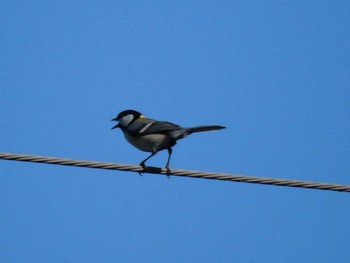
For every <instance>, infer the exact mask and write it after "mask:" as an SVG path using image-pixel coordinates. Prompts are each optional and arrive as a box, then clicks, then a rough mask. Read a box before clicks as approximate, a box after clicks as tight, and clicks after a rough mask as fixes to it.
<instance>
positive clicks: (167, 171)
mask: <svg viewBox="0 0 350 263" xmlns="http://www.w3.org/2000/svg"><path fill="white" fill-rule="evenodd" d="M172 152H173V150H172V149H171V148H170V147H169V148H168V161H167V162H166V165H165V168H166V174H167V176H169V175H170V167H169V163H170V157H171V154H172Z"/></svg>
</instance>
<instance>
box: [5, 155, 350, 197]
mask: <svg viewBox="0 0 350 263" xmlns="http://www.w3.org/2000/svg"><path fill="white" fill-rule="evenodd" d="M0 159H4V160H14V161H22V162H34V163H46V164H57V165H66V166H77V167H86V168H97V169H108V170H119V171H128V172H138V173H141V172H142V173H151V174H163V175H167V170H166V169H164V168H158V167H147V168H146V170H144V169H143V168H142V167H141V166H139V165H127V164H119V163H106V162H94V161H84V160H73V159H67V158H56V157H47V156H34V155H25V154H13V153H1V152H0ZM170 175H171V176H184V177H193V178H203V179H214V180H223V181H233V182H241V183H253V184H266V185H276V186H289V187H299V188H309V189H318V190H328V191H338V192H350V185H341V184H329V183H320V182H308V181H299V180H287V179H278V178H266V177H256V176H246V175H238V174H224V173H211V172H201V171H191V170H178V169H172V170H171V174H170Z"/></svg>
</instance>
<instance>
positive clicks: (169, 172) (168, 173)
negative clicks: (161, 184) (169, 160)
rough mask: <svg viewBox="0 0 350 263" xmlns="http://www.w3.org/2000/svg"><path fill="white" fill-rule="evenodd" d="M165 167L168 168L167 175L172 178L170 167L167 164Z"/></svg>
mask: <svg viewBox="0 0 350 263" xmlns="http://www.w3.org/2000/svg"><path fill="white" fill-rule="evenodd" d="M165 169H166V176H168V178H170V175H171V171H170V167H169V166H168V165H167V166H166V167H165Z"/></svg>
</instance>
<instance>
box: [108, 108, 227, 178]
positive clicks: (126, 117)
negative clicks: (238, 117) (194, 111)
mask: <svg viewBox="0 0 350 263" xmlns="http://www.w3.org/2000/svg"><path fill="white" fill-rule="evenodd" d="M111 121H117V122H118V123H117V124H116V125H115V126H113V127H112V129H115V128H120V129H121V131H122V132H123V133H124V136H125V139H126V140H127V141H128V142H129V143H130V144H131V145H133V146H134V147H136V148H137V149H139V150H141V151H144V152H150V153H151V154H150V155H149V156H148V157H147V158H146V159H144V160H143V161H142V162H141V163H140V166H141V167H142V168H143V169H144V170H146V168H147V167H146V164H145V163H146V161H148V160H149V159H150V158H151V157H153V156H154V155H156V154H157V152H159V151H162V150H167V151H168V159H167V162H166V165H165V168H166V170H167V175H168V176H169V174H170V173H171V171H170V165H169V164H170V157H171V154H172V147H173V146H174V145H175V144H176V142H177V141H178V140H179V139H183V138H185V137H186V136H188V135H190V134H192V133H197V132H205V131H213V130H221V129H225V128H226V127H224V126H220V125H206V126H195V127H189V128H184V127H181V126H179V125H177V124H174V123H171V122H168V121H158V120H155V119H150V118H146V117H145V116H144V115H143V114H142V113H140V112H138V111H136V110H124V111H122V112H120V113H119V114H118V115H117V117H115V118H113V119H112V120H111ZM140 175H141V173H140Z"/></svg>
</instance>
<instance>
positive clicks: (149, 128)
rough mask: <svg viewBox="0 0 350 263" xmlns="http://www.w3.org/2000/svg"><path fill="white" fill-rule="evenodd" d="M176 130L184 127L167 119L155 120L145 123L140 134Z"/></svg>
mask: <svg viewBox="0 0 350 263" xmlns="http://www.w3.org/2000/svg"><path fill="white" fill-rule="evenodd" d="M176 130H182V127H181V126H179V125H176V124H174V123H171V122H167V121H154V122H152V123H151V124H149V125H145V126H144V127H143V129H141V130H140V135H141V134H142V135H147V134H165V133H168V132H171V131H176Z"/></svg>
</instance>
